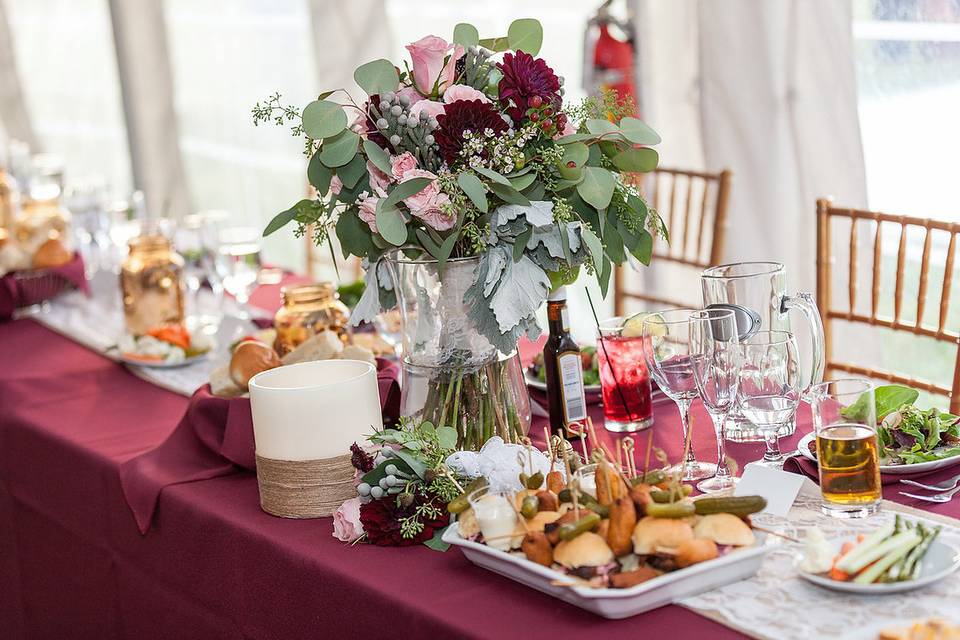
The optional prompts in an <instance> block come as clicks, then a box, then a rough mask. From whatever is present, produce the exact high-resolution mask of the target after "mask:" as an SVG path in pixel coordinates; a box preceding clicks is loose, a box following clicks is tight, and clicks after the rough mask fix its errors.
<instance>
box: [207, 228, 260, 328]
mask: <svg viewBox="0 0 960 640" xmlns="http://www.w3.org/2000/svg"><path fill="white" fill-rule="evenodd" d="M218 253H219V257H218V260H217V265H218V270H219V272H220V276H221V278H222V280H223V288H224V289H226V291H227V293H229V294H230V295H232V296H233V297H234V299H235V300H236V301H237V304H238V305H239V307H240V308H239V309H238V310H237V315H239V316H240V317H249V314H248V313H247V312H246V311H245V310H244V307H245V306H246V304H247V303H248V302H249V301H250V294H251V293H253V290H254V288H255V287H256V285H257V278H258V277H259V276H260V232H259V231H258V230H257V229H255V228H253V227H228V228H226V229H223V230H222V231H221V232H220V246H219V251H218Z"/></svg>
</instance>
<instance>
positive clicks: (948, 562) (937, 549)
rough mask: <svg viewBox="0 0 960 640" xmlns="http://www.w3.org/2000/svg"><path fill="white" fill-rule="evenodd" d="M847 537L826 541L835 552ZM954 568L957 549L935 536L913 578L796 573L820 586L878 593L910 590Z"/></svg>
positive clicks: (959, 565) (958, 554) (959, 556)
mask: <svg viewBox="0 0 960 640" xmlns="http://www.w3.org/2000/svg"><path fill="white" fill-rule="evenodd" d="M849 539H850V538H849V536H847V537H843V538H835V539H832V540H830V543H831V544H832V545H833V547H834V553H839V552H840V547H842V546H843V543H844V542H845V541H847V540H849ZM958 568H960V551H958V550H957V548H956V547H954V546H953V545H950V544H947V543H946V542H943V541H941V540H940V539H937V540H934V541H933V542H932V543H931V544H930V548H929V549H928V550H927V553H926V555H925V556H923V560H921V561H920V575H919V576H918V577H917V579H916V580H907V581H905V582H880V583H875V584H857V583H856V582H840V581H838V580H831V579H830V578H828V577H826V576H825V575H823V574H816V573H808V572H806V571H800V572H799V574H800V577H801V578H803V579H804V580H806V581H807V582H811V583H813V584H815V585H817V586H820V587H824V588H825V589H832V590H833V591H842V592H844V593H856V594H860V595H882V594H886V593H902V592H904V591H912V590H913V589H919V588H921V587H925V586H927V585H928V584H933V583H934V582H937V581H939V580H943V579H944V578H946V577H947V576H949V575H950V574H951V573H953V572H954V571H956V570H957V569H958Z"/></svg>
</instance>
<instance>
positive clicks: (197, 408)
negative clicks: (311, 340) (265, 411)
mask: <svg viewBox="0 0 960 640" xmlns="http://www.w3.org/2000/svg"><path fill="white" fill-rule="evenodd" d="M398 377H399V367H398V366H397V364H396V363H394V362H390V361H388V360H384V359H382V358H377V383H378V387H379V390H380V407H381V411H382V413H383V418H384V422H385V423H388V424H392V423H393V422H394V421H396V419H397V418H398V417H399V415H400V387H399V384H398V382H397V380H398ZM344 453H346V452H344ZM255 460H256V458H255V454H254V440H253V419H252V417H251V414H250V399H249V398H218V397H216V396H214V395H213V394H212V393H211V392H210V385H209V384H206V385H203V386H202V387H200V388H199V389H197V391H196V392H195V393H194V394H193V396H192V397H191V398H190V403H189V404H188V405H187V410H186V412H185V413H184V415H183V417H182V418H181V419H180V422H179V423H178V424H177V427H176V428H175V429H174V430H173V433H171V434H170V436H169V437H168V438H167V439H166V440H164V441H163V442H162V443H161V444H160V445H159V446H157V447H156V448H154V449H152V450H150V451H148V452H146V453H143V454H141V455H139V456H137V457H135V458H132V459H130V460H127V461H126V462H124V463H123V464H122V465H120V485H121V487H122V488H123V495H124V498H125V499H126V501H127V506H129V507H130V511H131V512H132V513H133V517H134V519H135V520H136V523H137V527H138V528H139V529H140V533H142V534H146V533H147V531H148V530H149V529H150V523H151V522H152V521H153V515H154V513H155V512H156V508H157V502H158V501H159V499H160V493H161V492H162V491H163V489H164V488H166V487H168V486H170V485H174V484H180V483H183V482H195V481H197V480H209V479H210V478H216V477H219V476H225V475H229V474H233V473H242V472H244V471H254V470H255V469H256V462H255Z"/></svg>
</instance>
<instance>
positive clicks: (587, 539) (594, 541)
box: [553, 531, 614, 569]
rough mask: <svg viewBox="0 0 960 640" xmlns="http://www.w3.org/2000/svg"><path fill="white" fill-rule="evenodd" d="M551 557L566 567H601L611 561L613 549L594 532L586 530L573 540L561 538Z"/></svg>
mask: <svg viewBox="0 0 960 640" xmlns="http://www.w3.org/2000/svg"><path fill="white" fill-rule="evenodd" d="M553 559H554V560H555V561H556V562H558V563H560V564H562V565H563V566H565V567H567V568H568V569H577V568H579V567H602V566H603V565H605V564H609V563H611V562H613V560H614V558H613V551H611V550H610V547H608V546H607V542H606V541H605V540H604V539H603V538H601V537H600V536H599V535H597V534H596V533H593V532H591V531H587V532H586V533H581V534H580V535H578V536H577V537H576V538H574V539H573V540H563V541H561V542H560V543H559V544H558V545H557V547H556V548H555V549H554V550H553Z"/></svg>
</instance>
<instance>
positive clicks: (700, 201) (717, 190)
mask: <svg viewBox="0 0 960 640" xmlns="http://www.w3.org/2000/svg"><path fill="white" fill-rule="evenodd" d="M732 177H733V172H731V171H730V170H729V169H724V170H723V171H720V172H719V173H707V172H703V171H689V170H686V169H668V168H665V167H659V168H657V169H656V170H654V171H651V172H650V173H645V174H635V176H634V182H633V184H635V185H636V186H637V187H639V188H640V191H641V193H642V194H643V195H644V197H645V198H646V200H647V203H648V204H649V205H650V206H651V207H653V208H654V209H656V210H657V211H658V212H659V213H660V217H661V218H663V220H664V222H665V223H666V224H667V229H668V230H669V232H670V242H669V244H668V243H666V242H664V241H663V240H660V239H658V240H656V241H655V243H654V247H653V260H652V261H651V267H650V268H651V269H656V265H657V264H660V263H663V262H672V263H675V264H679V265H683V266H685V267H690V268H692V269H694V270H696V271H697V275H699V272H700V271H703V270H704V269H706V268H707V267H709V266H712V265H716V264H719V263H720V262H721V261H722V259H723V251H724V243H725V240H726V225H727V204H728V201H729V199H730V181H731V179H732ZM628 268H629V265H621V266H620V267H617V268H616V269H615V270H614V274H613V278H614V280H613V304H614V310H615V313H616V315H618V316H619V315H623V314H624V312H625V310H626V302H627V300H642V301H645V302H653V303H656V304H658V305H667V306H676V307H688V306H690V304H691V302H696V305H695V306H697V307H699V306H700V303H699V301H690V300H686V301H684V300H676V299H670V298H666V297H662V296H659V295H655V294H653V293H649V292H644V291H639V290H635V289H631V288H630V287H629V282H628V279H627V275H628V272H627V271H626V270H625V269H628Z"/></svg>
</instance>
